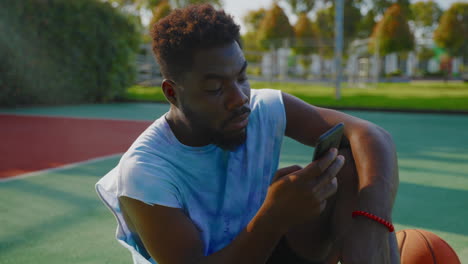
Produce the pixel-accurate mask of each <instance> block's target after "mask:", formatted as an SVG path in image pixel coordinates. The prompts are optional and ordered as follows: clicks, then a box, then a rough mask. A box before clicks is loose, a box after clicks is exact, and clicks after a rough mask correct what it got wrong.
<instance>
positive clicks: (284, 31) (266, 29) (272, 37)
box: [258, 3, 294, 50]
mask: <svg viewBox="0 0 468 264" xmlns="http://www.w3.org/2000/svg"><path fill="white" fill-rule="evenodd" d="M293 38H294V29H293V27H292V26H291V24H290V23H289V19H288V17H287V16H286V14H285V13H284V11H283V9H282V8H281V7H280V6H279V5H278V4H276V3H274V4H273V7H272V8H271V9H270V10H268V12H267V14H266V16H265V19H263V21H262V23H261V24H260V29H259V31H258V42H259V46H260V47H261V48H262V49H265V50H268V49H270V48H271V47H273V48H275V49H277V48H280V47H282V46H283V45H284V41H292V40H293Z"/></svg>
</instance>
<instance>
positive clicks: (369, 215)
mask: <svg viewBox="0 0 468 264" xmlns="http://www.w3.org/2000/svg"><path fill="white" fill-rule="evenodd" d="M358 215H362V216H365V217H367V218H370V219H372V220H374V221H377V222H379V223H381V224H382V225H384V226H386V227H387V228H388V231H389V232H393V231H395V228H394V227H393V225H392V223H390V222H388V221H386V220H384V219H382V218H380V217H378V216H376V215H373V214H371V213H368V212H364V211H354V212H353V218H354V217H356V216H358Z"/></svg>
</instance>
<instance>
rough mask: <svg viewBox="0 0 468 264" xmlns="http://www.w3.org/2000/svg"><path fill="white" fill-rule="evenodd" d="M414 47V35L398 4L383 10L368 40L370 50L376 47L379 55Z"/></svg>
mask: <svg viewBox="0 0 468 264" xmlns="http://www.w3.org/2000/svg"><path fill="white" fill-rule="evenodd" d="M413 48H414V36H413V34H412V33H411V31H410V29H409V26H408V21H407V19H406V16H405V15H404V14H403V12H402V10H401V8H400V6H399V5H398V4H394V5H392V6H391V7H390V8H388V9H387V11H385V14H384V16H383V18H382V19H381V20H380V21H379V22H378V23H377V25H376V26H375V28H374V32H373V33H372V41H371V42H370V49H371V51H375V50H376V49H378V51H379V54H380V55H386V54H389V53H392V52H399V51H410V50H412V49H413Z"/></svg>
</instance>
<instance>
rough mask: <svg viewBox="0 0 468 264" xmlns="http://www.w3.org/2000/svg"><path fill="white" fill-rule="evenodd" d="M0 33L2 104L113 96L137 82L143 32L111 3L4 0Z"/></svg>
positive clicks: (68, 101) (0, 11)
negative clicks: (136, 64)
mask: <svg viewBox="0 0 468 264" xmlns="http://www.w3.org/2000/svg"><path fill="white" fill-rule="evenodd" d="M6 2H8V3H6ZM0 32H2V35H1V37H0V90H1V91H2V92H1V93H0V105H15V104H61V103H79V102H102V101H109V100H113V99H116V98H119V97H122V96H123V94H124V93H125V90H126V88H127V87H128V86H129V85H131V84H132V83H133V81H134V77H135V73H136V70H135V67H134V55H135V53H136V50H137V49H138V46H139V41H140V35H139V34H138V32H137V31H136V29H135V25H134V24H133V23H132V22H130V21H129V20H128V17H126V16H124V15H123V14H122V13H120V12H119V11H118V10H116V9H115V8H113V7H112V6H111V5H110V4H109V3H102V2H98V1H95V0H73V1H68V0H48V1H37V0H22V1H0Z"/></svg>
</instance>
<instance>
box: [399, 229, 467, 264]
mask: <svg viewBox="0 0 468 264" xmlns="http://www.w3.org/2000/svg"><path fill="white" fill-rule="evenodd" d="M396 236H397V240H398V249H399V250H400V259H401V264H423V263H424V264H442V263H443V264H460V259H459V258H458V256H457V254H456V253H455V251H454V250H453V249H452V248H451V247H450V246H449V244H447V242H445V241H444V240H443V239H442V238H440V237H438V236H437V235H436V234H434V233H431V232H428V231H424V230H421V229H405V230H400V231H398V232H397V233H396Z"/></svg>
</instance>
